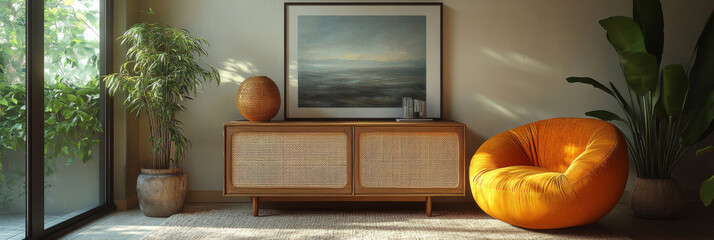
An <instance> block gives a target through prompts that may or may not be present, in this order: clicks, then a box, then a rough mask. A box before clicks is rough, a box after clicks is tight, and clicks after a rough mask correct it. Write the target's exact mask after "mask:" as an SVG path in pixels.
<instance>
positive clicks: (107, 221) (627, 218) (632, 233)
mask: <svg viewBox="0 0 714 240" xmlns="http://www.w3.org/2000/svg"><path fill="white" fill-rule="evenodd" d="M224 204H246V205H248V204H250V203H187V204H186V206H185V208H186V210H210V209H212V208H216V207H219V206H221V205H224ZM304 204H305V203H302V205H304ZM404 204H405V205H404V207H406V208H418V207H419V206H421V204H419V205H413V204H409V203H404ZM331 205H332V206H334V207H339V208H344V207H345V206H347V207H350V208H366V207H370V208H371V206H370V205H369V203H358V204H351V205H344V204H343V203H321V205H320V206H319V207H323V208H324V207H328V208H329V207H331ZM289 206H290V207H298V208H300V207H301V204H295V203H290V204H289ZM266 207H270V206H266ZM314 207H315V206H305V208H314ZM388 207H395V206H393V205H392V206H388ZM421 207H423V206H421ZM472 207H473V205H471V204H460V205H454V204H439V203H434V211H439V210H445V209H447V208H448V209H454V208H472ZM164 220H165V218H150V217H145V216H144V215H142V214H141V212H140V211H139V210H138V209H132V210H129V211H120V212H119V211H117V212H113V213H110V214H108V215H107V216H104V217H102V218H100V219H98V220H96V221H94V222H92V223H90V224H88V225H86V226H84V227H82V228H80V229H78V230H76V231H74V232H71V233H69V234H67V235H66V236H64V237H63V238H62V239H140V238H142V237H143V236H144V235H146V234H148V233H150V232H151V231H153V230H155V229H158V228H160V225H161V223H163V222H164ZM599 223H600V224H602V225H604V226H606V227H607V228H609V229H611V230H613V231H615V232H618V233H620V234H623V235H625V236H628V237H631V238H633V239H714V207H710V208H704V207H703V206H701V204H695V203H692V204H689V205H688V206H687V208H686V209H685V213H684V215H683V216H682V217H681V218H679V219H676V220H649V219H641V218H636V217H633V216H632V215H631V214H630V212H629V209H628V208H627V206H626V205H625V204H623V203H619V204H617V206H616V207H615V209H613V210H612V212H610V214H608V215H607V216H606V217H605V218H603V219H602V220H600V221H599Z"/></svg>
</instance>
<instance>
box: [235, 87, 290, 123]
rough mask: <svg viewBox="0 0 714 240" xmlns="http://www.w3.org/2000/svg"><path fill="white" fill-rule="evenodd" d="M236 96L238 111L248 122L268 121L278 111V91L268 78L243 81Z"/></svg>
mask: <svg viewBox="0 0 714 240" xmlns="http://www.w3.org/2000/svg"><path fill="white" fill-rule="evenodd" d="M236 95H237V96H236V104H237V106H238V111H239V112H240V114H241V115H243V117H245V119H248V120H250V121H257V122H265V121H270V119H272V118H273V117H275V115H276V114H278V110H280V91H279V90H278V85H276V84H275V82H273V80H272V79H270V78H269V77H266V76H253V77H249V78H248V79H246V80H243V83H241V84H240V87H239V88H238V92H237V94H236Z"/></svg>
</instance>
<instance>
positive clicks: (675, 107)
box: [662, 64, 689, 117]
mask: <svg viewBox="0 0 714 240" xmlns="http://www.w3.org/2000/svg"><path fill="white" fill-rule="evenodd" d="M687 91H689V79H687V74H685V73H684V67H682V65H680V64H673V65H669V66H667V67H665V68H664V69H663V70H662V103H663V104H664V110H665V112H666V113H667V115H668V116H672V117H679V116H680V115H682V110H683V108H684V101H685V100H686V97H687Z"/></svg>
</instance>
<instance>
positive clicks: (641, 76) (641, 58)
mask: <svg viewBox="0 0 714 240" xmlns="http://www.w3.org/2000/svg"><path fill="white" fill-rule="evenodd" d="M620 65H621V66H622V71H623V72H624V73H625V80H627V85H629V87H630V89H632V90H633V91H635V92H636V93H638V94H644V93H646V92H648V91H655V90H656V88H657V76H658V72H659V71H658V67H657V58H656V57H655V56H654V55H652V54H649V53H647V52H620Z"/></svg>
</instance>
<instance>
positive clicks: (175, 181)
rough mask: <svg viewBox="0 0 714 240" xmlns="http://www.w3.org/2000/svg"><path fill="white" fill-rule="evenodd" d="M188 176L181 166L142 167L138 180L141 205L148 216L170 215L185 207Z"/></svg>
mask: <svg viewBox="0 0 714 240" xmlns="http://www.w3.org/2000/svg"><path fill="white" fill-rule="evenodd" d="M186 187H187V176H186V174H185V173H184V172H183V169H181V168H174V169H143V168H142V169H141V174H139V177H138V179H137V181H136V192H137V193H138V194H139V207H140V208H141V212H142V213H144V215H146V216H147V217H168V216H171V215H173V214H174V213H178V212H180V211H181V209H183V202H184V200H186V189H187V188H186Z"/></svg>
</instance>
